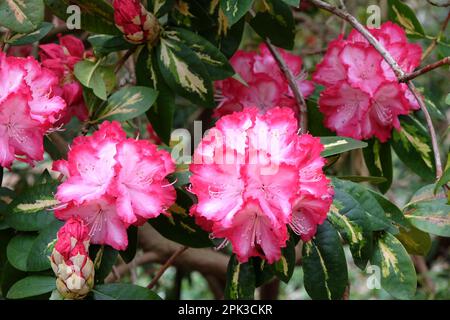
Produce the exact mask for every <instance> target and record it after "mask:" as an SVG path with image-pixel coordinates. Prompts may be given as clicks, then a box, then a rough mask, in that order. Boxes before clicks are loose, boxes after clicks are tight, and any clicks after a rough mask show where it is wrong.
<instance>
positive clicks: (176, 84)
mask: <svg viewBox="0 0 450 320" xmlns="http://www.w3.org/2000/svg"><path fill="white" fill-rule="evenodd" d="M156 55H157V61H158V67H159V70H160V71H161V74H162V76H163V78H164V80H165V81H166V82H167V84H168V85H169V86H170V87H171V89H172V90H173V91H175V92H176V93H178V94H179V95H181V96H184V97H185V98H187V99H189V100H191V101H192V102H194V103H198V104H201V105H203V106H206V107H212V106H213V105H214V101H213V89H212V82H211V79H210V77H209V75H208V72H207V71H206V68H205V66H204V65H203V63H202V61H201V60H200V59H199V58H198V56H197V55H196V54H195V53H194V52H193V51H192V50H191V49H190V48H189V47H187V46H186V45H184V44H183V43H182V42H180V41H176V40H172V39H167V38H162V39H161V41H160V44H159V46H158V47H157V48H156Z"/></svg>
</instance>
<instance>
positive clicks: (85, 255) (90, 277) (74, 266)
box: [50, 217, 95, 299]
mask: <svg viewBox="0 0 450 320" xmlns="http://www.w3.org/2000/svg"><path fill="white" fill-rule="evenodd" d="M57 237H58V238H57V240H56V244H55V248H54V249H53V252H52V255H51V257H50V262H51V265H52V269H53V271H54V272H55V274H56V277H57V279H56V288H57V289H58V291H59V293H60V294H61V295H62V296H63V297H64V298H66V299H83V298H84V297H85V296H86V295H87V294H88V293H89V291H91V289H92V287H93V285H94V273H95V271H94V264H93V262H92V260H91V259H90V258H89V229H88V227H87V226H86V225H85V223H84V222H83V220H81V219H79V218H78V217H73V218H70V219H69V220H67V222H66V224H65V225H64V226H63V227H62V228H61V229H60V230H59V231H58V236H57Z"/></svg>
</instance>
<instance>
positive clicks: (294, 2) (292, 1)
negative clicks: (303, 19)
mask: <svg viewBox="0 0 450 320" xmlns="http://www.w3.org/2000/svg"><path fill="white" fill-rule="evenodd" d="M282 1H283V2H284V3H287V4H288V5H290V6H293V7H297V8H298V7H299V6H300V0H282Z"/></svg>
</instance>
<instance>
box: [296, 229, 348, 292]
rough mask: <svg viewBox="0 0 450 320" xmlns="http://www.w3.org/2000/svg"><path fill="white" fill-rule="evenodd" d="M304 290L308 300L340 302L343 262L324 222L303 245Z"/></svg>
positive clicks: (334, 234) (341, 251) (333, 235)
mask: <svg viewBox="0 0 450 320" xmlns="http://www.w3.org/2000/svg"><path fill="white" fill-rule="evenodd" d="M302 263H303V272H304V283H305V289H306V291H307V292H308V294H309V296H310V297H311V298H312V299H319V300H340V299H342V297H343V294H344V291H345V288H346V286H347V284H348V273H347V262H346V260H345V254H344V249H343V248H342V245H341V241H340V238H339V235H338V234H337V232H336V230H335V229H334V228H333V227H332V225H331V224H330V223H329V222H328V221H325V222H324V223H323V224H322V225H320V226H319V227H318V228H317V233H316V235H315V237H314V238H313V239H312V240H311V241H308V242H305V244H304V245H303V256H302Z"/></svg>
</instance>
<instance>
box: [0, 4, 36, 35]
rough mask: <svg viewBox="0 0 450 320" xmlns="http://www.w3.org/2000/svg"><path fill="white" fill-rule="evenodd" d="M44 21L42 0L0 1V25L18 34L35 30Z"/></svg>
mask: <svg viewBox="0 0 450 320" xmlns="http://www.w3.org/2000/svg"><path fill="white" fill-rule="evenodd" d="M43 20H44V2H43V1H42V0H2V1H0V25H2V26H4V27H6V28H8V29H11V30H12V31H15V32H19V33H28V32H31V31H34V30H36V29H37V28H38V27H39V26H40V24H41V22H42V21H43Z"/></svg>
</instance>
